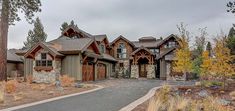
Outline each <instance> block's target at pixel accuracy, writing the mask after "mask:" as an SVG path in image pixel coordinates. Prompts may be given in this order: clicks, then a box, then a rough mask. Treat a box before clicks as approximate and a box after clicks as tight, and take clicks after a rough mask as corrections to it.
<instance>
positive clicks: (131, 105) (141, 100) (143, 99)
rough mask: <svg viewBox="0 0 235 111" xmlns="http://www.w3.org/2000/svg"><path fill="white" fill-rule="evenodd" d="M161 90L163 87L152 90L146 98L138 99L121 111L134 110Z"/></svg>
mask: <svg viewBox="0 0 235 111" xmlns="http://www.w3.org/2000/svg"><path fill="white" fill-rule="evenodd" d="M160 88H161V86H159V87H154V88H152V89H151V90H149V92H148V93H147V94H146V95H145V96H143V97H141V98H139V99H137V100H136V101H134V102H132V103H130V104H129V105H127V106H125V107H123V108H122V109H120V110H119V111H131V110H133V109H134V108H135V107H137V106H138V105H140V104H142V103H143V102H145V101H147V100H148V99H150V98H151V97H153V96H154V94H155V92H156V90H158V89H160Z"/></svg>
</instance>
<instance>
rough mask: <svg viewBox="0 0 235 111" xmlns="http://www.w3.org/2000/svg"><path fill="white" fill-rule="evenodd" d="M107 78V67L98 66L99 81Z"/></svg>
mask: <svg viewBox="0 0 235 111" xmlns="http://www.w3.org/2000/svg"><path fill="white" fill-rule="evenodd" d="M105 78H106V66H105V65H104V64H98V65H97V79H98V80H102V79H105Z"/></svg>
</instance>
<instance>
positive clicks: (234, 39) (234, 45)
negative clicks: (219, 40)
mask: <svg viewBox="0 0 235 111" xmlns="http://www.w3.org/2000/svg"><path fill="white" fill-rule="evenodd" d="M226 43H227V47H228V48H229V49H230V50H231V54H232V55H235V30H234V27H232V28H231V29H230V31H229V34H228V38H227V42H226Z"/></svg>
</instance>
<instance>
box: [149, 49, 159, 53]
mask: <svg viewBox="0 0 235 111" xmlns="http://www.w3.org/2000/svg"><path fill="white" fill-rule="evenodd" d="M150 51H151V52H152V53H154V54H158V53H159V49H150Z"/></svg>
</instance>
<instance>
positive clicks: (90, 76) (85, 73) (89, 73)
mask: <svg viewBox="0 0 235 111" xmlns="http://www.w3.org/2000/svg"><path fill="white" fill-rule="evenodd" d="M93 80H94V70H93V65H89V64H84V65H83V66H82V81H93Z"/></svg>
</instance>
